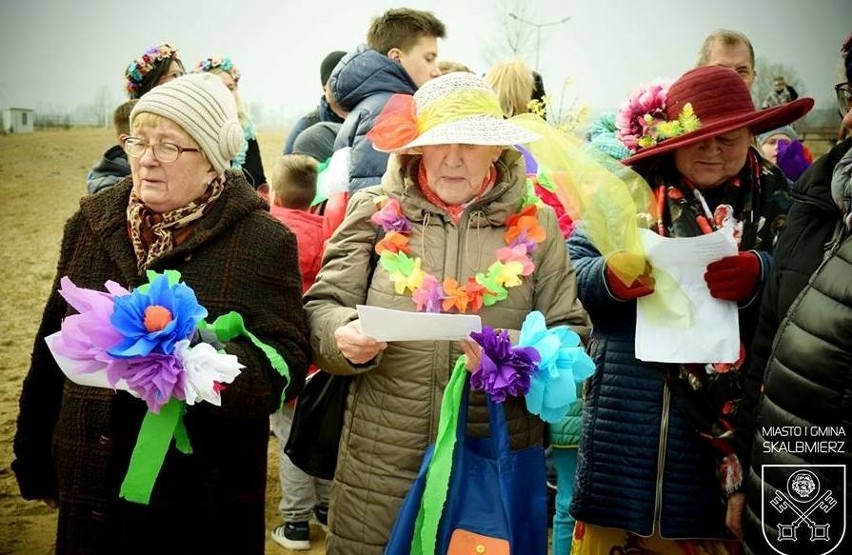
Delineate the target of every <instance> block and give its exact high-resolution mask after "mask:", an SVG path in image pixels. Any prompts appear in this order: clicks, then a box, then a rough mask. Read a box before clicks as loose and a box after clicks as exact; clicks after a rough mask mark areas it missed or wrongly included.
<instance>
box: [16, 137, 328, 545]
mask: <svg viewBox="0 0 852 555" xmlns="http://www.w3.org/2000/svg"><path fill="white" fill-rule="evenodd" d="M284 136H285V131H283V130H268V131H261V132H260V133H259V136H258V140H259V143H260V148H261V153H262V156H263V160H264V161H265V169H266V173H267V174H269V172H270V171H271V169H272V167H273V161H274V160H275V159H276V157H277V156H278V155H279V153H280V152H281V148H282V146H283V144H284ZM114 141H115V139H114V136H113V133H112V130H110V129H71V130H67V131H65V130H58V131H41V132H36V133H32V134H27V135H4V136H0V245H2V248H0V554H3V555H5V554H15V555H18V554H21V555H23V554H26V555H31V554H32V555H44V554H48V553H53V552H54V535H55V532H56V514H55V512H54V511H53V510H52V509H49V508H48V507H47V506H46V505H44V504H42V503H39V502H29V501H24V500H23V499H21V497H20V495H19V493H18V485H17V482H16V481H15V476H14V474H13V473H12V471H11V469H10V464H11V462H12V438H13V436H14V434H15V421H16V418H17V413H18V396H19V394H20V389H21V384H22V382H23V379H24V376H25V374H26V372H27V368H28V365H29V355H30V351H31V348H32V342H33V337H34V336H35V333H36V329H37V326H38V323H39V320H40V318H41V312H42V308H43V306H44V302H45V300H46V299H47V295H48V293H49V289H50V286H51V283H52V281H53V276H54V273H55V270H56V260H57V257H58V255H59V243H60V239H61V237H62V228H63V224H64V222H65V220H66V219H67V218H68V217H69V216H70V215H71V214H72V213H73V212H74V210H75V209H76V207H77V203H78V200H79V198H80V197H81V196H82V195H84V194H85V193H86V187H85V176H86V173H87V172H88V171H89V168H90V167H91V166H92V164H93V163H94V162H96V161H97V160H98V159H99V158H100V156H101V154H102V153H103V151H104V150H106V149H107V148H108V147H109V146H110V145H112V144H113V143H114ZM277 448H278V442H277V440H275V438H270V450H269V481H268V484H267V508H266V515H267V527H268V528H269V529H270V530H271V529H272V528H274V527H275V526H277V525H278V524H279V518H280V517H279V515H278V509H277V506H278V500H279V495H278V474H277V468H278V454H277V451H276V450H277ZM311 536H312V538H311V539H312V544H313V546H314V548H313V549H312V550H311V551H301V552H299V553H306V554H309V555H318V554H320V553H325V535H324V533H323V531H322V529H321V528H320V527H319V526H317V525H312V530H311ZM266 552H267V553H269V554H276V553H281V554H286V553H296V552H291V551H289V550H285V549H284V548H282V547H280V546H279V545H278V544H276V543H275V542H273V541H272V540H271V539H269V538H268V536H267V542H266Z"/></svg>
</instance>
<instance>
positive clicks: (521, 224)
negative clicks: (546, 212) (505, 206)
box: [506, 204, 546, 244]
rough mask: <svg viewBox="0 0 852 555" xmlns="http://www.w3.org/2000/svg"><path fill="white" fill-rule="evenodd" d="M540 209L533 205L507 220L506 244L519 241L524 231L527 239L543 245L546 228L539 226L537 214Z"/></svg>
mask: <svg viewBox="0 0 852 555" xmlns="http://www.w3.org/2000/svg"><path fill="white" fill-rule="evenodd" d="M537 211H538V207H537V206H536V205H534V204H531V205H529V206H527V207H525V208H524V209H523V210H521V212H520V213H519V214H512V215H511V216H509V218H508V219H507V220H506V227H507V228H508V229H506V244H511V243H512V242H513V241H514V240H515V239H517V238H518V237H519V236H520V235H521V232H522V231H526V237H527V239H531V240H533V241H535V242H536V243H541V242H542V241H544V238H545V237H546V233H545V231H544V228H543V227H541V226H540V225H538V217H537V216H536V213H537Z"/></svg>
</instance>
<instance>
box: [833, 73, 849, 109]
mask: <svg viewBox="0 0 852 555" xmlns="http://www.w3.org/2000/svg"><path fill="white" fill-rule="evenodd" d="M834 92H835V93H836V94H837V109H838V110H840V117H843V116H845V115H846V112H848V111H849V108H852V85H850V84H849V82H846V83H840V84H839V85H835V86H834Z"/></svg>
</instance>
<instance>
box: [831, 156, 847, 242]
mask: <svg viewBox="0 0 852 555" xmlns="http://www.w3.org/2000/svg"><path fill="white" fill-rule="evenodd" d="M831 198H833V199H834V202H835V203H836V204H837V206H838V208H840V212H841V213H842V214H843V221H844V223H845V224H846V229H847V230H852V148H850V149H849V150H847V151H846V154H844V155H843V158H841V159H840V161H839V162H837V165H836V166H834V174H833V175H832V176H831Z"/></svg>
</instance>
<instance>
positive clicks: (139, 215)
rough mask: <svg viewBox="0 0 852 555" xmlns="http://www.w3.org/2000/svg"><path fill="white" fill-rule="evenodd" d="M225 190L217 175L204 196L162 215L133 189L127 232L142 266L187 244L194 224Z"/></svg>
mask: <svg viewBox="0 0 852 555" xmlns="http://www.w3.org/2000/svg"><path fill="white" fill-rule="evenodd" d="M224 189H225V184H224V182H223V181H222V179H221V178H219V177H215V178H213V179H212V180H211V181H210V183H208V184H207V190H206V191H205V192H204V194H202V195H201V196H200V197H198V198H197V199H195V200H193V201H192V202H190V203H189V204H187V205H186V206H182V207H181V208H178V209H176V210H172V211H171V212H165V213H162V214H159V213H157V212H154V211H152V210H151V209H150V208H148V207H147V206H145V205H144V204H143V203H142V200H141V199H140V198H139V197H138V196H136V193H135V192H133V191H131V192H130V200H129V202H128V204H127V232H128V234H129V235H130V241H131V243H132V244H133V252H134V253H136V265H137V267H138V269H139V270H140V271H142V270H144V269H146V268H148V266H149V265H150V264H151V262H153V261H154V260H156V259H157V258H159V257H161V256H162V255H164V254H166V253H167V252H169V251H171V250H172V249H174V248H175V247H176V246H178V245H180V244H181V243H183V242H184V241H185V240H186V238H187V237H189V235H190V233H191V232H192V226H191V225H190V224H192V223H193V222H196V221H198V220H199V219H200V218H202V217H203V216H204V214H206V213H207V212H208V211H209V209H210V207H211V206H212V205H213V203H214V202H215V201H216V199H218V198H219V197H220V196H221V195H222V191H223V190H224Z"/></svg>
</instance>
